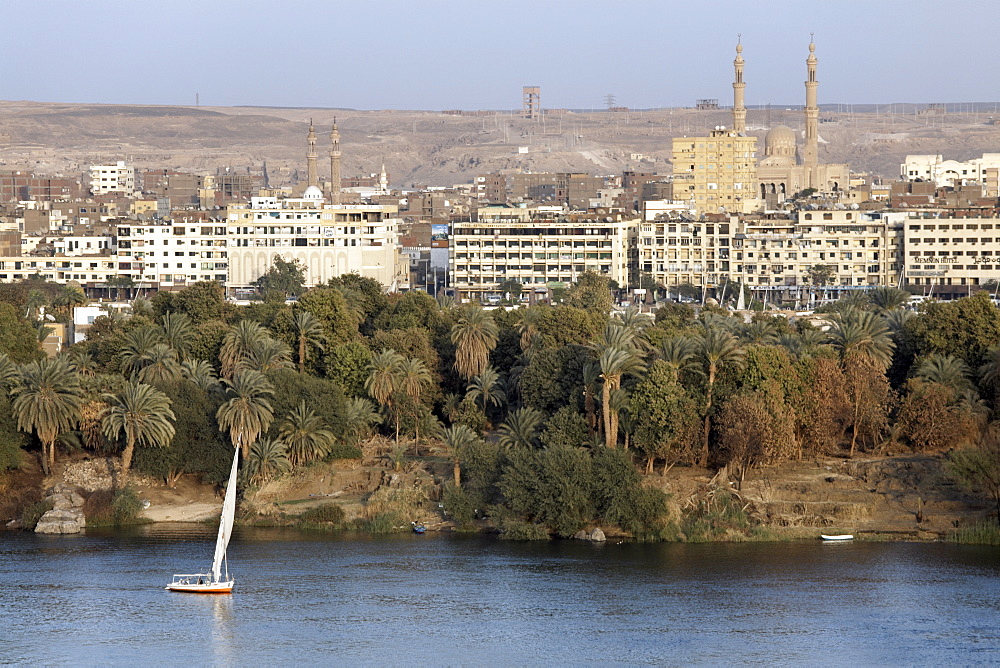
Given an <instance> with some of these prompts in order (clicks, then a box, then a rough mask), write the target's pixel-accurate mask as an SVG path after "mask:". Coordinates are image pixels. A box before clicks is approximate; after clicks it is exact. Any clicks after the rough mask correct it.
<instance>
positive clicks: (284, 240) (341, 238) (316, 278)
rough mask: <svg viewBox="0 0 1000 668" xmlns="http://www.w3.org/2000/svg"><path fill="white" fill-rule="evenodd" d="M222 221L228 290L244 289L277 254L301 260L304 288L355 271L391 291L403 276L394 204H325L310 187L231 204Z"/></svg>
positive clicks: (316, 190) (318, 194)
mask: <svg viewBox="0 0 1000 668" xmlns="http://www.w3.org/2000/svg"><path fill="white" fill-rule="evenodd" d="M226 224H227V232H228V234H227V237H228V242H229V245H228V249H227V250H228V254H229V258H228V260H229V278H228V286H229V287H231V288H237V289H239V288H248V287H250V286H251V285H252V284H253V282H254V281H256V280H257V279H258V278H260V277H261V275H263V274H264V273H265V272H267V270H268V269H269V268H270V267H271V266H272V264H273V263H274V259H275V258H276V257H279V256H280V257H281V258H282V259H283V260H286V261H293V260H297V261H299V262H300V263H301V264H302V266H303V267H304V268H305V282H306V285H307V286H314V285H319V284H322V283H326V282H327V281H328V280H330V279H331V278H335V277H337V276H340V275H341V274H349V273H356V274H359V275H361V276H365V277H367V278H373V279H375V280H377V281H378V282H379V283H381V284H382V285H384V286H385V287H386V288H387V289H390V290H394V289H396V287H397V284H398V281H399V280H400V279H401V278H405V277H406V276H407V274H408V268H407V264H406V261H405V259H404V260H402V261H400V254H399V241H398V229H399V219H398V217H397V207H396V206H392V205H353V204H326V203H325V202H324V200H323V195H322V193H321V192H320V190H319V188H316V187H314V186H313V187H309V188H307V189H306V192H305V193H304V194H303V196H302V197H301V198H296V199H277V198H275V197H254V198H252V199H251V201H250V205H249V206H246V205H235V206H231V207H229V209H228V215H227V221H226Z"/></svg>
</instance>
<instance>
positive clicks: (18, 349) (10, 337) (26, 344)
mask: <svg viewBox="0 0 1000 668" xmlns="http://www.w3.org/2000/svg"><path fill="white" fill-rule="evenodd" d="M0 322H2V323H3V326H2V327H0V353H6V354H7V355H9V356H10V359H11V360H12V361H13V362H16V363H18V364H24V363H27V362H33V361H35V360H38V359H40V358H42V357H43V356H44V353H43V352H42V349H41V346H39V345H38V339H37V338H36V337H35V328H34V326H32V324H31V323H29V322H28V321H27V320H25V319H24V318H22V317H21V316H20V315H19V314H18V312H17V310H16V309H15V307H14V306H13V305H11V304H4V303H0Z"/></svg>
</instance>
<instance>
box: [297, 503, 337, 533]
mask: <svg viewBox="0 0 1000 668" xmlns="http://www.w3.org/2000/svg"><path fill="white" fill-rule="evenodd" d="M344 520H345V515H344V509H343V508H342V507H341V506H340V504H337V503H325V504H323V505H322V506H317V507H315V508H310V509H309V510H307V511H305V512H303V513H302V514H301V515H299V521H298V526H299V528H301V529H339V528H341V527H343V526H344Z"/></svg>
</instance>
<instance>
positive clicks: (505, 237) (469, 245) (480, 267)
mask: <svg viewBox="0 0 1000 668" xmlns="http://www.w3.org/2000/svg"><path fill="white" fill-rule="evenodd" d="M636 224H637V221H636V220H631V219H629V218H626V217H625V216H624V215H623V214H620V213H613V214H605V215H602V216H597V215H596V214H594V213H589V212H588V213H569V212H568V211H567V210H566V209H565V208H563V207H557V206H539V207H532V208H528V207H523V208H511V207H484V208H480V209H479V213H478V216H476V218H475V220H471V221H465V222H453V223H452V230H451V239H450V241H451V262H450V264H451V268H450V281H449V282H450V285H451V286H452V287H454V288H455V290H456V291H457V292H458V294H459V295H460V296H461V297H462V298H468V299H473V300H484V299H488V298H490V297H499V296H500V284H501V283H503V282H505V281H508V280H512V281H516V282H517V283H520V284H521V285H523V286H524V290H525V292H529V291H532V290H536V289H537V290H547V289H548V288H549V287H563V286H567V285H569V284H571V283H575V282H576V280H577V279H578V277H579V276H580V275H582V274H583V273H584V272H587V271H592V272H595V273H598V274H603V275H605V276H607V277H608V278H610V279H612V280H614V281H617V282H618V283H619V284H620V285H622V286H624V285H626V283H627V281H628V235H629V229H630V228H631V227H633V226H634V225H636Z"/></svg>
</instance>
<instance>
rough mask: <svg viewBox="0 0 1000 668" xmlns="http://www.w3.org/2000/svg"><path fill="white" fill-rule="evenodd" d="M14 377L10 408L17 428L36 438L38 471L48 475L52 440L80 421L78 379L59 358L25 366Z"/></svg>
mask: <svg viewBox="0 0 1000 668" xmlns="http://www.w3.org/2000/svg"><path fill="white" fill-rule="evenodd" d="M18 376H19V382H18V384H17V385H16V386H15V387H14V392H13V395H14V404H13V406H12V408H13V410H14V415H15V416H16V417H17V428H18V429H20V430H21V431H25V432H29V433H31V432H35V433H36V434H37V435H38V440H40V441H41V442H42V469H43V470H44V471H45V474H46V475H48V474H49V473H50V472H51V467H52V465H53V464H55V462H56V451H55V442H56V438H57V437H58V436H59V434H61V433H62V432H64V431H70V430H71V429H73V427H74V426H75V425H76V423H77V421H78V420H79V417H80V405H81V403H82V402H83V400H82V398H81V394H82V389H81V388H80V377H79V376H78V375H77V373H76V372H75V371H74V370H73V369H72V367H70V365H69V364H68V363H67V361H66V360H65V358H61V357H57V358H55V359H44V360H40V361H38V362H31V363H30V364H26V365H24V366H23V367H21V370H20V372H19V374H18Z"/></svg>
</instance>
